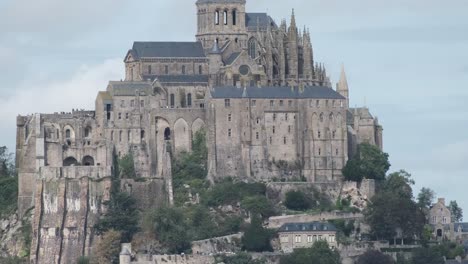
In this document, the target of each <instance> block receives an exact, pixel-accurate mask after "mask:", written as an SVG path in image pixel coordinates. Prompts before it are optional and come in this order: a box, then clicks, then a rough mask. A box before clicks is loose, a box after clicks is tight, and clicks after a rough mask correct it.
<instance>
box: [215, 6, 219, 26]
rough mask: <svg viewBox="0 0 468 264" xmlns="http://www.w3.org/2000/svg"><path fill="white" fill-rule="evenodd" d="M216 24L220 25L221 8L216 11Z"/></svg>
mask: <svg viewBox="0 0 468 264" xmlns="http://www.w3.org/2000/svg"><path fill="white" fill-rule="evenodd" d="M215 24H216V25H219V10H216V12H215Z"/></svg>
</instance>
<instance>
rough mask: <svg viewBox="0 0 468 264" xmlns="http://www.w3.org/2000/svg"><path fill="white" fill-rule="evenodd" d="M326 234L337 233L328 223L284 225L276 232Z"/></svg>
mask: <svg viewBox="0 0 468 264" xmlns="http://www.w3.org/2000/svg"><path fill="white" fill-rule="evenodd" d="M303 231H314V232H328V231H337V229H336V227H335V226H334V225H332V224H330V223H321V222H310V223H286V224H284V225H282V226H281V227H280V229H279V230H278V232H303Z"/></svg>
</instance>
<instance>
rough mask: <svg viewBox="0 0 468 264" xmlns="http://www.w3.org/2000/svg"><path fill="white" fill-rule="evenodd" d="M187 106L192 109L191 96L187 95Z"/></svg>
mask: <svg viewBox="0 0 468 264" xmlns="http://www.w3.org/2000/svg"><path fill="white" fill-rule="evenodd" d="M187 106H188V107H192V94H191V93H189V94H187Z"/></svg>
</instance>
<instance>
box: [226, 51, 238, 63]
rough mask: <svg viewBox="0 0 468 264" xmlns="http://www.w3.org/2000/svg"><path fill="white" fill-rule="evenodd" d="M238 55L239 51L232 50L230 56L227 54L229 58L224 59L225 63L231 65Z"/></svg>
mask: <svg viewBox="0 0 468 264" xmlns="http://www.w3.org/2000/svg"><path fill="white" fill-rule="evenodd" d="M239 55H240V52H234V53H232V54H231V56H229V58H227V60H226V61H225V63H226V65H231V64H232V63H233V62H234V61H235V60H236V59H237V58H238V57H239Z"/></svg>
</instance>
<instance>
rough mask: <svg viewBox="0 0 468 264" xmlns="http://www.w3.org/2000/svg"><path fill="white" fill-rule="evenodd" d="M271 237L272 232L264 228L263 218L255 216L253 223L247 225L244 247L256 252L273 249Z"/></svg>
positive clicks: (243, 240) (243, 239)
mask: <svg viewBox="0 0 468 264" xmlns="http://www.w3.org/2000/svg"><path fill="white" fill-rule="evenodd" d="M271 238H272V232H270V231H269V230H268V229H265V228H263V226H262V221H261V219H260V218H258V217H253V218H252V223H251V224H250V225H249V226H248V227H247V229H246V230H245V233H244V236H243V237H242V245H243V249H244V250H248V251H255V252H264V251H272V250H273V249H272V247H271V244H270V239H271Z"/></svg>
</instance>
